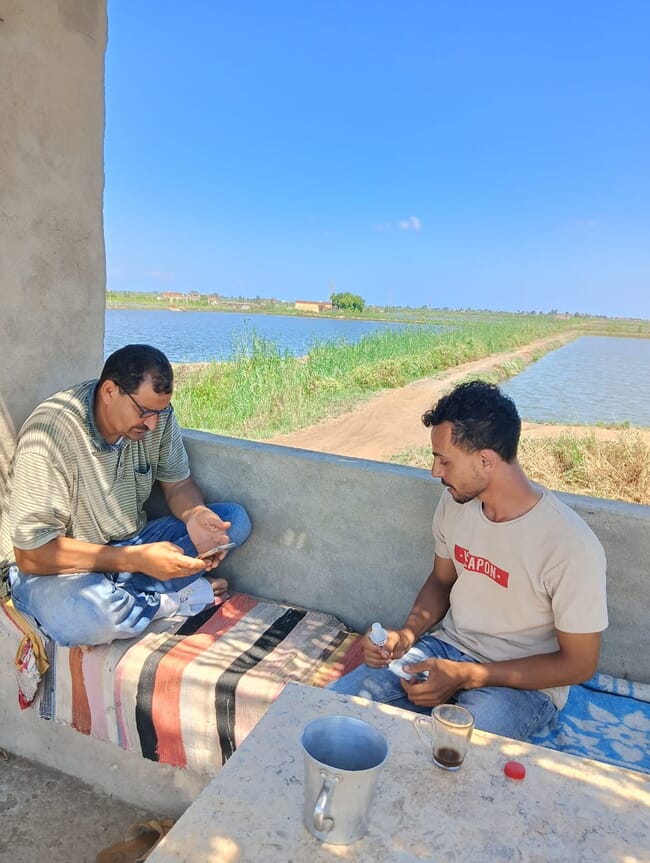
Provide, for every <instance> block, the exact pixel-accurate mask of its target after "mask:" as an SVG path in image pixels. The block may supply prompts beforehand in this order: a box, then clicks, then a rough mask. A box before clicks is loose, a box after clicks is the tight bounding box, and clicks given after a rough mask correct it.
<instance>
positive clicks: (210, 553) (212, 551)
mask: <svg viewBox="0 0 650 863" xmlns="http://www.w3.org/2000/svg"><path fill="white" fill-rule="evenodd" d="M236 545H237V543H236V542H227V543H226V544H225V545H215V547H214V548H210V549H208V551H203V552H201V554H200V555H199V557H200V558H201V560H205V559H206V557H213V556H214V555H215V554H216V553H217V552H218V551H228V549H229V548H234V547H235V546H236Z"/></svg>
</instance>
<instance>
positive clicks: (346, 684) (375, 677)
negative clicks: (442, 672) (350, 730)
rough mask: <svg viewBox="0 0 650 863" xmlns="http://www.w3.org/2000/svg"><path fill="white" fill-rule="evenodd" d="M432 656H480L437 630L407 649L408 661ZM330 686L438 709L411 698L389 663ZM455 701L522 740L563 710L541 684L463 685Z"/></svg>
mask: <svg viewBox="0 0 650 863" xmlns="http://www.w3.org/2000/svg"><path fill="white" fill-rule="evenodd" d="M431 658H436V659H451V660H453V661H454V662H476V660H475V659H473V658H472V657H471V656H467V654H465V653H462V652H461V651H460V650H457V649H456V648H455V647H453V646H452V645H451V644H447V643H446V642H444V641H440V639H438V638H435V637H434V636H433V635H424V636H422V637H421V638H419V639H418V640H417V641H416V643H415V644H414V645H413V647H412V648H411V649H410V650H409V651H408V652H407V653H406V654H405V655H404V661H405V662H420V661H422V660H423V659H431ZM328 689H331V690H333V691H334V692H338V693H340V694H343V695H360V696H361V697H362V698H367V699H369V700H370V701H380V702H383V703H384V704H391V705H393V706H394V707H402V708H404V709H405V710H412V711H415V712H417V713H425V714H429V713H430V712H431V710H432V708H431V707H419V706H418V705H417V704H413V702H412V701H409V699H408V698H407V696H406V693H405V692H404V690H403V689H402V686H401V684H400V678H399V677H398V676H397V675H396V674H393V672H392V671H389V669H388V668H370V667H369V666H367V665H360V666H359V667H358V668H355V669H354V671H351V672H350V673H349V674H346V675H344V676H343V677H341V678H339V679H338V680H335V681H334V682H333V683H330V685H329V686H328ZM449 701H450V703H454V704H460V705H462V706H463V707H466V708H467V709H468V710H469V711H470V713H471V714H472V715H473V717H474V723H475V727H476V728H480V729H481V730H482V731H491V732H492V733H493V734H501V735H503V736H504V737H514V738H516V739H518V740H526V739H527V738H528V737H530V736H531V735H532V734H535V733H536V732H538V731H540V730H541V729H542V728H544V726H545V725H547V724H548V723H549V722H551V721H552V720H553V718H554V717H555V715H556V713H557V708H556V707H555V705H554V704H553V702H552V701H551V699H550V698H549V697H548V695H546V693H544V692H540V691H538V690H536V689H511V688H510V687H507V686H486V687H484V688H483V689H461V690H459V691H458V692H457V693H456V694H455V695H454V696H453V697H452V698H450V699H449Z"/></svg>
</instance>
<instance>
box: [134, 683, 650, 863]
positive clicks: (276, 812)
mask: <svg viewBox="0 0 650 863" xmlns="http://www.w3.org/2000/svg"><path fill="white" fill-rule="evenodd" d="M333 714H339V715H349V716H356V717H358V718H360V719H365V720H366V721H367V722H370V723H371V724H373V725H374V726H375V727H377V728H379V729H380V730H381V731H382V732H383V733H384V735H385V736H386V738H387V740H388V744H389V747H390V752H389V755H388V759H387V761H386V763H385V765H384V768H383V771H382V774H381V778H380V781H379V785H378V788H377V792H376V795H375V798H374V800H373V804H372V809H371V815H370V826H369V832H368V835H367V836H366V837H365V838H363V839H361V840H359V841H358V842H355V843H354V844H352V845H347V846H334V845H331V844H324V843H321V842H319V841H318V840H317V839H315V838H314V837H313V836H311V834H310V833H308V832H307V830H306V829H305V828H304V826H303V823H302V805H303V757H302V750H301V747H300V736H301V733H302V730H303V728H304V726H305V725H306V723H307V722H309V721H310V720H312V719H315V718H317V717H319V716H325V715H333ZM415 715H416V714H413V713H410V712H408V711H404V710H400V709H398V708H393V707H388V706H386V705H378V704H374V703H371V702H368V701H365V700H364V699H361V698H352V697H349V696H342V695H336V694H334V693H332V692H329V691H327V690H322V689H317V688H314V687H309V686H301V685H297V684H289V686H287V687H286V689H285V690H284V691H283V693H282V694H281V695H280V697H279V698H278V699H277V701H275V702H274V704H273V705H272V706H271V707H270V709H269V710H268V712H267V713H266V715H265V716H264V717H263V719H262V720H261V721H260V722H259V723H258V724H257V726H256V727H255V728H254V730H253V731H252V733H251V734H250V735H249V736H248V737H247V738H246V740H245V741H244V742H243V744H242V745H241V746H240V747H239V748H238V749H237V751H236V752H235V754H234V756H233V757H232V758H231V759H230V760H229V761H228V762H227V763H226V765H225V766H224V768H223V769H222V770H221V771H220V773H219V774H218V776H217V777H216V778H215V779H214V780H213V781H212V782H211V783H210V785H208V786H207V787H206V788H205V789H204V791H203V792H202V794H201V795H200V797H199V798H198V799H197V800H196V801H195V802H194V803H193V804H192V806H190V808H189V809H188V810H187V811H186V812H185V813H184V815H183V816H182V818H180V819H179V821H178V822H177V824H176V825H175V826H174V828H173V829H172V831H171V832H170V833H169V834H168V836H167V837H166V838H165V839H164V840H163V841H162V842H161V844H160V845H159V846H158V848H156V850H155V851H154V852H153V853H152V854H151V855H150V857H149V858H148V863H199V861H200V863H266V861H269V863H271V861H272V863H285V861H287V863H288V861H293V863H302V861H310V863H311V861H316V863H320V861H330V863H331V861H335V860H342V861H346V863H357V861H359V863H362V861H363V863H366V861H367V863H385V861H386V863H388V861H395V863H407V861H415V860H430V861H438V860H440V861H445V863H456V861H458V863H460V861H463V863H492V861H500V860H504V861H526V863H537V861H539V863H548V861H552V863H560V861H567V863H587V862H588V861H594V863H604V861H617V863H649V861H650V777H649V776H647V775H645V774H641V773H636V772H633V771H630V770H624V769H621V768H618V767H613V766H610V765H607V764H601V763H600V762H597V761H590V760H588V759H583V758H577V757H573V756H570V755H565V754H563V753H560V752H555V751H553V750H550V749H544V748H542V747H539V746H534V745H532V744H528V743H521V742H519V741H515V740H511V739H509V738H505V737H499V736H497V735H494V734H487V733H485V732H481V731H475V732H474V735H473V737H472V743H471V746H470V751H469V753H468V755H467V758H466V760H465V763H464V764H463V766H462V767H461V769H460V770H458V771H457V772H455V773H454V772H449V771H446V770H442V769H440V768H439V767H437V766H436V765H435V764H433V763H432V761H431V750H430V747H428V746H427V745H426V743H425V741H423V740H422V738H421V737H420V736H419V735H418V734H417V733H416V730H415V728H414V725H413V718H414V716H415ZM510 759H516V760H518V761H520V762H522V763H523V764H524V765H525V767H526V771H527V775H526V778H525V779H524V780H523V781H519V782H517V781H513V780H511V779H508V778H506V777H505V775H504V772H503V768H504V765H505V763H506V762H507V761H508V760H510Z"/></svg>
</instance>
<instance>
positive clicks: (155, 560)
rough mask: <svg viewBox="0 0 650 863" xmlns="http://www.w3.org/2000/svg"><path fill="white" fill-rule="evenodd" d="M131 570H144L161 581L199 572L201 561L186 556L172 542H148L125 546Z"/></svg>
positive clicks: (201, 565)
mask: <svg viewBox="0 0 650 863" xmlns="http://www.w3.org/2000/svg"><path fill="white" fill-rule="evenodd" d="M122 551H124V552H126V553H127V554H128V556H129V569H130V571H131V572H144V573H145V574H146V575H151V576H153V577H154V578H159V579H160V580H161V581H168V580H169V579H170V578H184V577H185V576H188V575H194V574H196V573H198V572H201V570H202V569H203V568H204V567H203V561H202V560H198V558H196V557H187V556H186V555H185V553H184V552H183V549H182V548H180V547H179V546H178V545H174V543H173V542H166V541H163V542H148V543H145V544H144V545H130V546H125V547H124V548H123V549H122Z"/></svg>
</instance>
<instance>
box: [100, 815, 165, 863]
mask: <svg viewBox="0 0 650 863" xmlns="http://www.w3.org/2000/svg"><path fill="white" fill-rule="evenodd" d="M173 826H174V822H173V821H172V819H171V818H162V819H161V820H160V821H147V822H146V823H144V824H133V825H132V826H131V827H129V829H128V830H127V831H126V836H125V837H124V841H123V842H116V843H115V844H114V845H109V847H108V848H104V850H103V851H100V852H99V854H98V855H97V857H96V858H95V863H142V861H143V860H146V859H147V857H148V856H149V854H150V853H151V852H152V851H153V849H154V848H155V847H156V845H157V844H158V843H159V842H160V840H161V839H162V838H163V836H166V835H167V833H169V831H170V830H171V829H172V827H173Z"/></svg>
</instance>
